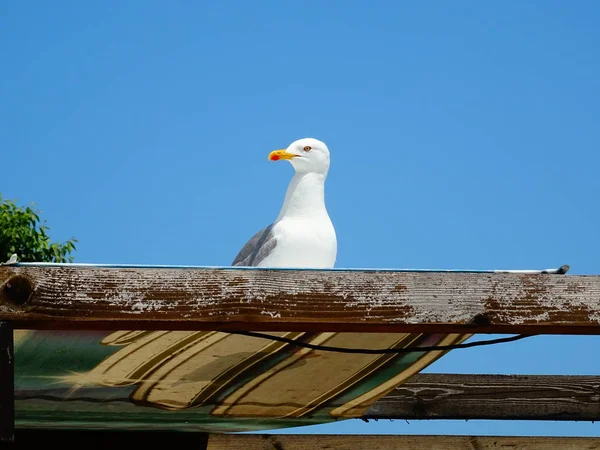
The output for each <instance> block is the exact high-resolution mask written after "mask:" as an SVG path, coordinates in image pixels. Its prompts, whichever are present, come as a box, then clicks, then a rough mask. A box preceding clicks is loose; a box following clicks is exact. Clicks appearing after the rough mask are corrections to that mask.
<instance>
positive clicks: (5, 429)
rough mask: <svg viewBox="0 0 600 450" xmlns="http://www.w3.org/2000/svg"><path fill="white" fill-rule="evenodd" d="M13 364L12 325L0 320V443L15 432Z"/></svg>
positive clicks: (11, 436) (7, 440) (11, 437)
mask: <svg viewBox="0 0 600 450" xmlns="http://www.w3.org/2000/svg"><path fill="white" fill-rule="evenodd" d="M14 364H15V358H14V339H13V327H12V324H11V323H10V322H6V321H0V443H1V442H12V440H13V437H14V432H15V378H14V377H15V375H14V373H15V365H14Z"/></svg>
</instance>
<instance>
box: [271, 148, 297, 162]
mask: <svg viewBox="0 0 600 450" xmlns="http://www.w3.org/2000/svg"><path fill="white" fill-rule="evenodd" d="M296 156H298V155H294V154H293V153H289V152H286V151H285V150H274V151H272V152H271V153H269V161H278V160H280V159H292V158H295V157H296Z"/></svg>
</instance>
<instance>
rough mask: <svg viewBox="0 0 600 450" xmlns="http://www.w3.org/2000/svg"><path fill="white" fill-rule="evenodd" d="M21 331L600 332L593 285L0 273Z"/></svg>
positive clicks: (599, 282) (143, 272)
mask: <svg viewBox="0 0 600 450" xmlns="http://www.w3.org/2000/svg"><path fill="white" fill-rule="evenodd" d="M0 319H6V320H12V321H14V323H15V326H16V327H20V328H87V329H89V328H96V329H161V328H162V329H198V330H199V329H212V330H216V329H220V330H257V331H258V330H280V331H282V330H285V331H294V330H302V331H338V332H340V331H348V332H350V331H357V332H414V331H418V332H439V333H446V332H459V333H532V334H534V333H564V334H566V333H572V334H600V276H569V275H550V274H515V273H445V272H393V271H302V270H272V269H271V270H269V269H262V270H261V269H256V270H240V269H237V270H236V269H156V268H144V269H133V268H132V269H122V268H98V267H81V266H78V267H77V266H75V267H70V266H66V267H65V266H63V267H47V266H46V267H43V266H42V267H18V266H17V267H0Z"/></svg>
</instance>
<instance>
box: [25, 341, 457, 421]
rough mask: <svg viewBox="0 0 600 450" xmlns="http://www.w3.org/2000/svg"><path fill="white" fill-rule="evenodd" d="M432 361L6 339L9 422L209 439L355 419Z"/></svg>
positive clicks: (223, 344)
mask: <svg viewBox="0 0 600 450" xmlns="http://www.w3.org/2000/svg"><path fill="white" fill-rule="evenodd" d="M271 334H272V335H278V336H284V337H287V338H289V339H292V340H294V341H297V342H304V343H311V344H317V345H328V346H336V347H349V348H365V349H368V348H406V347H411V348H415V349H418V348H419V347H423V346H432V345H449V344H456V343H459V342H462V341H463V340H464V339H466V337H467V336H464V335H457V334H453V335H445V334H444V335H442V334H440V335H430V334H428V335H421V334H411V333H409V334H406V333H402V334H393V333H386V334H381V333H301V332H289V333H271ZM442 354H443V352H440V351H434V352H431V351H429V352H422V351H421V352H420V351H415V352H410V353H404V354H375V355H371V354H348V353H337V352H330V351H323V350H313V349H307V348H301V347H298V346H296V345H293V344H290V343H283V342H276V341H270V340H265V339H259V338H256V337H250V336H244V335H239V334H229V333H224V332H206V331H199V332H191V331H117V332H101V331H83V332H82V331H27V330H24V331H17V332H15V359H16V374H15V385H16V386H15V389H16V392H15V395H16V416H17V424H18V426H23V427H68V428H107V427H112V428H127V429H145V428H152V429H160V428H164V429H189V430H201V431H208V432H218V431H249V430H266V429H273V428H279V427H290V426H299V425H308V424H317V423H325V422H330V421H334V420H340V419H348V418H356V417H360V416H361V415H362V414H363V413H364V411H365V410H366V409H367V408H368V407H369V406H370V405H372V404H373V403H374V402H375V401H376V400H377V399H379V398H380V397H382V396H383V395H385V394H386V393H388V392H389V391H391V390H392V389H394V388H395V387H396V386H398V385H399V384H401V383H402V382H404V381H405V380H406V379H408V378H409V377H410V376H411V375H413V374H415V373H417V372H419V371H420V370H422V369H423V368H424V367H426V366H427V365H429V364H430V363H431V362H433V361H434V360H436V359H437V358H438V357H440V356H441V355H442Z"/></svg>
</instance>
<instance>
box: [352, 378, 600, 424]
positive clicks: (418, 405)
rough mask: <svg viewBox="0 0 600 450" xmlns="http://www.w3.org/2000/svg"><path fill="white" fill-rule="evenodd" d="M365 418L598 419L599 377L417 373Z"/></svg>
mask: <svg viewBox="0 0 600 450" xmlns="http://www.w3.org/2000/svg"><path fill="white" fill-rule="evenodd" d="M363 418H364V419H494V420H498V419H501V420H569V421H582V420H594V421H595V420H600V376H567V375H560V376H549V375H454V374H417V375H415V376H413V377H411V378H410V380H409V381H408V382H406V383H404V384H402V385H401V386H399V387H397V388H396V390H394V391H393V392H391V393H390V394H388V395H387V396H385V397H383V398H382V399H380V400H378V401H377V402H376V403H375V404H374V405H373V406H371V407H370V408H369V409H368V410H367V412H366V413H365V414H364V416H363Z"/></svg>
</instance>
